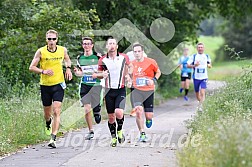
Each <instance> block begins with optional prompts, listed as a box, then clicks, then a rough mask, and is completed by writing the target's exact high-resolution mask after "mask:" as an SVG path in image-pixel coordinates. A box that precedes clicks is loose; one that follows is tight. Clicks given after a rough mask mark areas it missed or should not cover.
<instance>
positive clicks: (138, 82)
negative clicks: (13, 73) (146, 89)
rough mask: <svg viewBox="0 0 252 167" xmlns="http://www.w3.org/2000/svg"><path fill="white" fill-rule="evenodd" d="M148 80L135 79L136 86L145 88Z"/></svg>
mask: <svg viewBox="0 0 252 167" xmlns="http://www.w3.org/2000/svg"><path fill="white" fill-rule="evenodd" d="M147 81H148V79H146V78H137V79H136V85H137V86H146V85H147Z"/></svg>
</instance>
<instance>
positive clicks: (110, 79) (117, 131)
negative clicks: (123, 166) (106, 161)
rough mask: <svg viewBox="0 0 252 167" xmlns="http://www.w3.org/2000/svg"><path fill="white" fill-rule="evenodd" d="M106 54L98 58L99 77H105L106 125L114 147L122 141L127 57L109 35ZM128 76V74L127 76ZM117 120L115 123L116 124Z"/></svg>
mask: <svg viewBox="0 0 252 167" xmlns="http://www.w3.org/2000/svg"><path fill="white" fill-rule="evenodd" d="M106 48H107V51H108V52H107V54H106V55H104V56H103V57H102V58H101V59H100V60H99V63H98V64H99V67H98V70H99V72H102V76H99V77H101V78H105V102H106V109H107V113H108V127H109V130H110V133H111V136H112V140H111V146H112V147H116V145H117V136H118V142H119V143H123V142H124V141H125V137H124V135H123V130H122V127H123V122H124V114H123V110H124V108H125V97H126V89H125V80H126V79H125V78H126V75H127V73H128V66H129V65H130V63H129V58H128V56H127V55H126V54H122V53H118V52H117V49H118V44H117V41H116V39H114V38H112V37H110V38H109V39H108V40H107V43H106ZM127 78H129V76H127ZM116 122H117V125H116Z"/></svg>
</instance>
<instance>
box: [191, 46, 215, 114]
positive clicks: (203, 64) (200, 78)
mask: <svg viewBox="0 0 252 167" xmlns="http://www.w3.org/2000/svg"><path fill="white" fill-rule="evenodd" d="M197 51H198V53H197V54H194V55H192V56H191V57H190V59H189V60H188V61H187V67H188V68H193V83H194V90H195V93H196V98H197V100H198V101H199V106H198V110H199V111H202V102H203V101H204V100H205V89H206V87H207V79H208V75H207V68H211V67H212V65H211V59H210V57H209V55H207V54H205V53H204V44H203V43H198V44H197Z"/></svg>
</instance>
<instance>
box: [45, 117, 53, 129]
mask: <svg viewBox="0 0 252 167" xmlns="http://www.w3.org/2000/svg"><path fill="white" fill-rule="evenodd" d="M51 122H52V119H51V118H50V120H49V121H46V126H47V127H50V125H51Z"/></svg>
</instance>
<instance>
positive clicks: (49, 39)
mask: <svg viewBox="0 0 252 167" xmlns="http://www.w3.org/2000/svg"><path fill="white" fill-rule="evenodd" d="M56 39H57V38H47V40H48V41H51V40H53V41H55V40H56Z"/></svg>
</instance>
